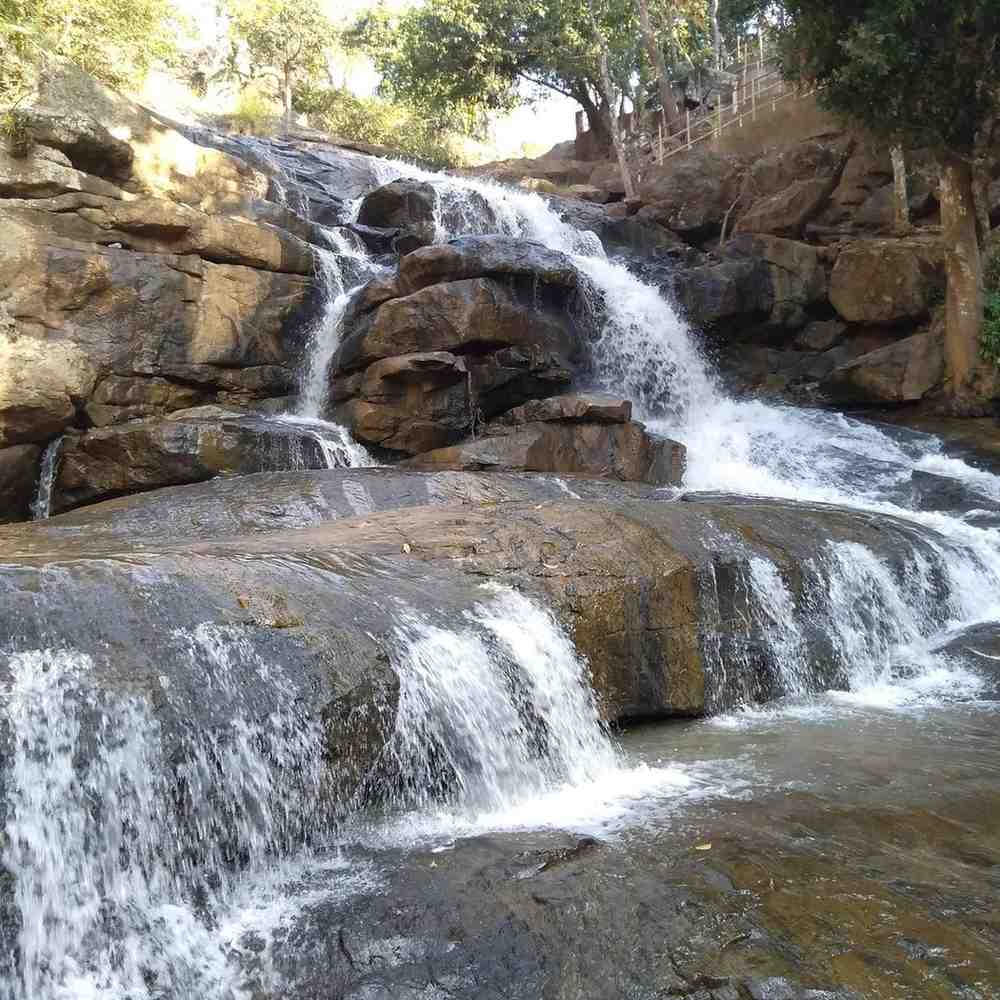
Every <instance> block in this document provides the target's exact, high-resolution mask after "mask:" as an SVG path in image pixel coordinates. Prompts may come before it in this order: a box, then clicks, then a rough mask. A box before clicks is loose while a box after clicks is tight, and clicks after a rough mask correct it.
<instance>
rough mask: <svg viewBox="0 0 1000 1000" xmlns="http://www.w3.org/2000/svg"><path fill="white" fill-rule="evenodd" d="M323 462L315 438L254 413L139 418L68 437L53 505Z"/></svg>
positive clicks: (65, 507) (318, 465)
mask: <svg viewBox="0 0 1000 1000" xmlns="http://www.w3.org/2000/svg"><path fill="white" fill-rule="evenodd" d="M325 467H326V459H325V458H324V455H323V450H322V448H321V447H320V445H319V443H318V442H317V441H316V440H315V438H314V437H312V436H311V435H308V434H303V433H302V432H301V431H297V430H296V429H295V428H294V427H291V426H287V427H286V426H283V425H281V424H275V423H266V422H264V421H261V420H254V419H253V418H243V419H241V420H227V419H224V418H222V419H215V420H210V419H203V420H197V419H191V418H189V419H187V420H184V421H181V420H157V419H150V420H136V421H132V422H131V423H127V424H122V425H120V426H117V427H103V428H99V429H97V430H92V431H88V432H86V433H85V434H80V435H67V436H66V438H65V440H64V442H63V449H62V457H61V461H60V464H59V471H58V474H57V476H56V481H55V484H54V487H53V491H52V510H53V513H60V512H62V511H65V510H70V509H72V508H74V507H79V506H81V505H83V504H89V503H95V502H97V501H98V500H104V499H107V498H108V497H115V496H122V495H123V494H128V493H139V492H143V491H145V490H153V489H159V488H160V487H163V486H171V485H175V484H178V483H196V482H201V481H203V480H205V479H210V478H212V477H213V476H218V475H246V474H248V473H252V472H264V471H268V470H274V469H295V468H299V469H323V468H325Z"/></svg>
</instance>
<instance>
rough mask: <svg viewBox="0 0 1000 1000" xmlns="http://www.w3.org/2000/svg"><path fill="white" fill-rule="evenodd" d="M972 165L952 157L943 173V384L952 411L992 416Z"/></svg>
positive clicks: (943, 165) (959, 413)
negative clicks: (983, 356) (983, 352)
mask: <svg viewBox="0 0 1000 1000" xmlns="http://www.w3.org/2000/svg"><path fill="white" fill-rule="evenodd" d="M972 174H973V169H972V164H971V163H970V162H969V161H968V160H959V159H952V158H949V159H947V160H945V162H944V163H943V164H942V170H941V235H942V237H943V240H944V249H945V268H946V271H947V276H948V290H947V294H946V296H945V338H944V355H945V379H946V388H947V393H948V397H949V400H948V405H949V410H950V412H952V413H955V414H956V415H970V416H971V415H975V414H982V413H985V412H988V410H989V407H988V402H989V397H990V396H991V395H992V385H991V384H990V383H991V382H992V381H993V379H992V378H991V377H990V373H989V371H988V370H986V369H985V366H984V365H983V364H982V363H981V361H980V359H979V332H980V329H981V327H982V322H983V276H982V260H981V258H980V254H979V238H978V235H977V233H976V206H975V198H974V196H973V185H972Z"/></svg>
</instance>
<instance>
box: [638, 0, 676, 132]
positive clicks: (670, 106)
mask: <svg viewBox="0 0 1000 1000" xmlns="http://www.w3.org/2000/svg"><path fill="white" fill-rule="evenodd" d="M636 2H637V3H638V6H639V27H640V30H641V31H642V40H643V43H644V44H645V46H646V52H647V54H648V55H649V61H650V63H651V64H652V66H653V72H654V73H655V74H656V86H657V89H658V90H659V92H660V104H661V105H662V106H663V114H664V116H665V118H666V122H667V131H668V132H670V133H675V132H679V131H680V130H681V113H680V111H679V110H678V108H677V101H675V100H674V94H673V90H672V89H671V86H670V78H669V77H668V76H667V64H666V63H665V62H664V60H663V52H662V51H661V50H660V46H659V45H658V44H657V41H656V37H655V36H654V35H653V27H652V25H651V23H650V20H649V7H648V5H647V4H646V0H636Z"/></svg>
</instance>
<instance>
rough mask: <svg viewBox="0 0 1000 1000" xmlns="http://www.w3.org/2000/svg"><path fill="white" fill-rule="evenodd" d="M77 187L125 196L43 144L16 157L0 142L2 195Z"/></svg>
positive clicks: (31, 195) (47, 193)
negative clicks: (55, 155) (66, 162)
mask: <svg viewBox="0 0 1000 1000" xmlns="http://www.w3.org/2000/svg"><path fill="white" fill-rule="evenodd" d="M75 191H82V192H86V193H88V194H96V195H103V196H104V197H105V198H113V199H120V198H123V197H125V194H124V192H122V191H121V189H120V188H117V187H116V186H115V185H114V184H110V183H108V181H105V180H102V179H101V178H100V177H92V176H90V174H85V173H83V172H82V171H80V170H75V169H73V167H71V166H67V165H64V164H63V163H60V162H58V161H57V160H56V159H55V158H53V157H51V156H50V155H47V154H46V151H45V149H44V148H43V147H37V148H36V149H34V150H33V151H32V152H31V153H30V154H29V155H28V156H26V157H14V156H11V155H10V153H8V152H7V151H6V149H5V148H4V147H3V146H2V145H0V198H51V197H53V196H55V195H60V194H67V193H69V192H75Z"/></svg>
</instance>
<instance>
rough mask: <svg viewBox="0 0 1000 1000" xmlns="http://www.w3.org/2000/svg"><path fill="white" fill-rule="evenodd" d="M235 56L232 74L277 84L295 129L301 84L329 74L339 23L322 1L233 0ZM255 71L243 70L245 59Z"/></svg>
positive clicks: (288, 123) (287, 124)
mask: <svg viewBox="0 0 1000 1000" xmlns="http://www.w3.org/2000/svg"><path fill="white" fill-rule="evenodd" d="M229 14H230V17H231V21H232V35H233V52H232V53H231V56H230V60H229V67H230V73H231V74H232V75H234V76H237V77H242V78H245V79H259V78H261V77H267V78H270V79H272V80H273V81H274V82H275V83H276V84H277V87H278V95H279V96H280V99H281V106H282V109H283V110H284V116H285V128H286V130H287V129H289V128H291V125H292V95H293V92H294V87H295V82H296V80H299V79H303V78H305V77H308V76H313V75H318V74H321V73H324V72H325V67H326V62H325V59H324V53H325V51H326V49H327V47H328V46H329V45H330V44H332V42H333V39H334V27H333V23H332V22H331V21H330V20H329V19H328V18H327V17H326V15H325V14H324V13H323V9H322V7H321V6H320V4H319V0H231V3H230V9H229ZM244 52H245V54H246V56H247V57H248V59H249V71H248V72H246V73H244V72H243V71H242V69H241V65H242V56H243V54H244Z"/></svg>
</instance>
